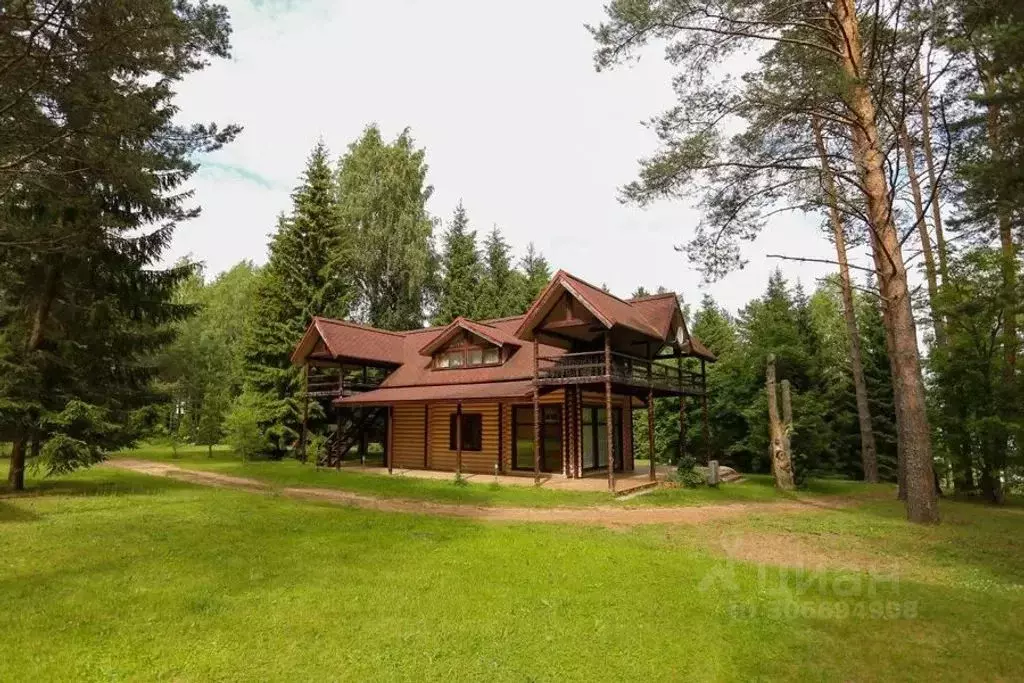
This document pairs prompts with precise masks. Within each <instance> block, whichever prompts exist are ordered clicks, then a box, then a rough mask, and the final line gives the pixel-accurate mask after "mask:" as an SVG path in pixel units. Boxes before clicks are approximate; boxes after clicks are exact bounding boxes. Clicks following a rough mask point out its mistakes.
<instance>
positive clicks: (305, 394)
mask: <svg viewBox="0 0 1024 683" xmlns="http://www.w3.org/2000/svg"><path fill="white" fill-rule="evenodd" d="M308 422H309V362H308V361H307V362H306V363H305V364H304V365H303V366H302V433H301V435H300V436H299V453H301V454H302V462H306V440H307V439H308V438H309V427H308Z"/></svg>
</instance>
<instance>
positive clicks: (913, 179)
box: [900, 123, 946, 346]
mask: <svg viewBox="0 0 1024 683" xmlns="http://www.w3.org/2000/svg"><path fill="white" fill-rule="evenodd" d="M900 145H901V146H902V147H903V155H904V158H905V159H906V160H907V178H908V180H909V181H910V194H911V196H912V197H913V199H914V219H915V221H916V223H917V232H918V235H919V236H920V238H921V254H922V255H923V256H924V274H925V281H926V282H927V284H928V307H929V308H930V309H931V311H932V329H934V330H935V344H936V345H937V346H945V345H946V325H945V322H944V321H943V319H942V312H941V311H940V310H939V304H938V301H939V280H938V275H937V274H936V271H935V256H934V255H933V254H932V238H931V235H929V234H928V224H927V223H926V222H925V220H924V200H923V199H922V198H921V182H920V180H919V179H918V177H917V165H916V162H915V160H914V147H913V146H912V145H911V144H910V136H909V135H907V126H906V124H905V123H904V124H903V125H902V126H900Z"/></svg>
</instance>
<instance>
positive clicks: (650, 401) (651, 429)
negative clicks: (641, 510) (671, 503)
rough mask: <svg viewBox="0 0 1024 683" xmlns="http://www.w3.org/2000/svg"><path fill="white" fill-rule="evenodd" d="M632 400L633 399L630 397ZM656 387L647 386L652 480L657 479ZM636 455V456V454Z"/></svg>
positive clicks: (648, 436) (648, 447) (648, 444)
mask: <svg viewBox="0 0 1024 683" xmlns="http://www.w3.org/2000/svg"><path fill="white" fill-rule="evenodd" d="M630 400H632V399H630ZM654 453H655V451H654V389H652V388H650V387H648V388H647V456H648V458H649V459H650V461H651V465H650V467H651V481H657V479H658V477H657V475H656V474H655V473H654ZM634 457H635V456H634Z"/></svg>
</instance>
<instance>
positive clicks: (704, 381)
mask: <svg viewBox="0 0 1024 683" xmlns="http://www.w3.org/2000/svg"><path fill="white" fill-rule="evenodd" d="M704 366H705V364H704V359H703V358H701V359H700V388H701V392H700V410H701V432H702V435H701V436H702V437H703V440H704V463H705V464H707V462H708V459H709V458H710V457H711V427H710V425H709V424H708V376H707V371H706V370H705V367H704Z"/></svg>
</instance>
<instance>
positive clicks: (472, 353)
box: [434, 344, 502, 370]
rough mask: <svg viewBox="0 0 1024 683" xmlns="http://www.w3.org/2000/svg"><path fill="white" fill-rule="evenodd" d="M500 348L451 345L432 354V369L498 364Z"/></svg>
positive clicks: (500, 354)
mask: <svg viewBox="0 0 1024 683" xmlns="http://www.w3.org/2000/svg"><path fill="white" fill-rule="evenodd" d="M501 362H502V353H501V349H500V348H498V347H497V346H474V345H469V344H460V345H452V346H449V347H448V348H446V349H445V350H444V351H441V352H439V353H436V354H434V369H436V370H454V369H457V368H479V367H486V366H488V365H500V364H501Z"/></svg>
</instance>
